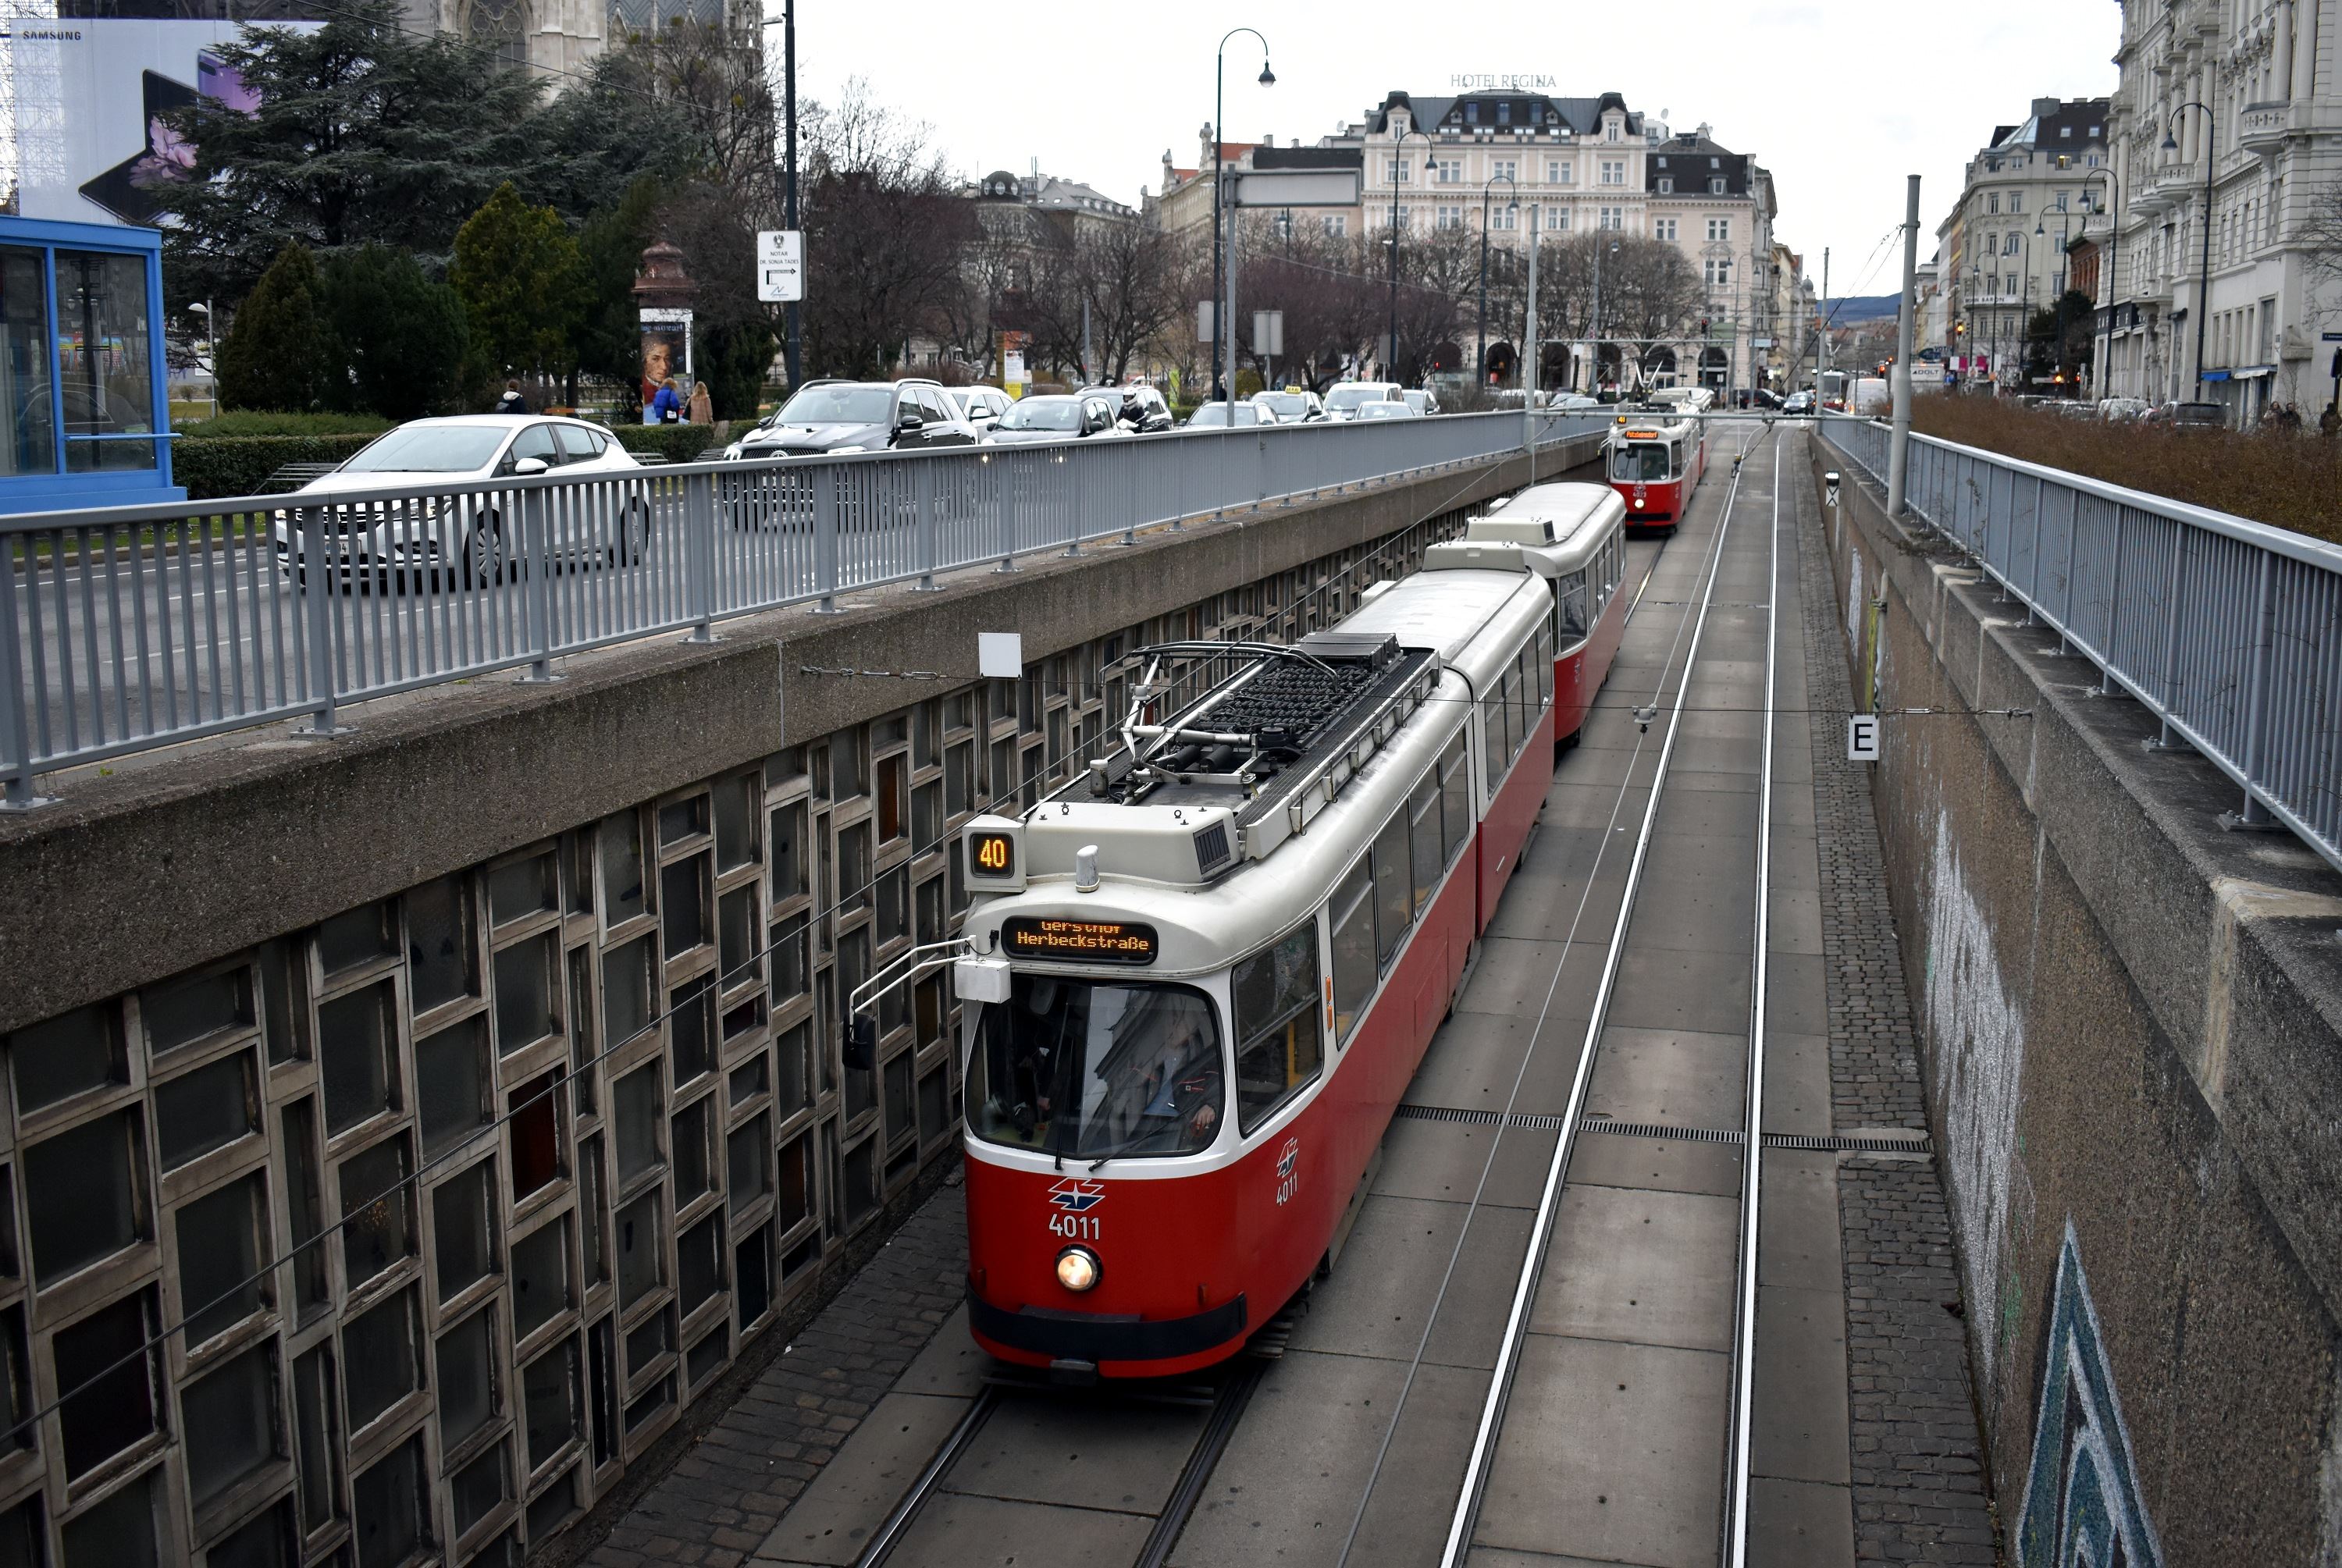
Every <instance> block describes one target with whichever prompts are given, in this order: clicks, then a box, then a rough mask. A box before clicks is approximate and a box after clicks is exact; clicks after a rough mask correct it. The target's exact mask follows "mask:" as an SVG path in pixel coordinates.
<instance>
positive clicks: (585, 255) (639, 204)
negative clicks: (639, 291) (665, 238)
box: [572, 178, 664, 382]
mask: <svg viewBox="0 0 2342 1568" xmlns="http://www.w3.org/2000/svg"><path fill="white" fill-rule="evenodd" d="M663 195H664V193H663V191H662V189H661V187H660V185H659V184H658V182H656V181H655V180H651V179H647V178H645V179H638V180H636V181H635V183H634V184H633V185H629V186H627V187H626V195H625V196H623V197H622V198H620V200H619V202H618V204H617V205H616V206H613V207H607V208H605V209H604V210H603V211H601V212H598V213H596V214H595V215H593V216H592V217H590V218H588V219H586V227H585V229H584V231H583V232H582V233H580V234H579V235H578V236H577V251H578V263H579V268H580V278H581V292H582V295H583V298H582V300H581V302H580V306H579V315H578V324H577V336H576V340H575V343H574V345H572V346H573V347H574V348H575V355H576V364H577V368H578V369H579V370H581V371H583V372H585V373H586V375H598V376H602V377H605V378H606V379H607V380H611V381H623V382H632V381H633V380H634V379H635V378H636V376H637V375H640V374H641V370H642V354H643V337H642V318H641V317H640V316H639V315H636V304H635V273H636V268H638V267H639V266H640V265H641V264H642V259H643V251H644V249H645V247H646V246H647V245H649V244H650V243H651V242H652V241H653V240H655V239H656V238H657V237H658V228H657V224H656V218H657V215H658V207H659V203H660V201H661V199H662V196H663Z"/></svg>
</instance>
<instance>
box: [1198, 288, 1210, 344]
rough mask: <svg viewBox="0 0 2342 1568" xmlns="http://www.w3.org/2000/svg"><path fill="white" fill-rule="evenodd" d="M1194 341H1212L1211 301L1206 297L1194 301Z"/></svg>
mask: <svg viewBox="0 0 2342 1568" xmlns="http://www.w3.org/2000/svg"><path fill="white" fill-rule="evenodd" d="M1211 341H1212V302H1211V301H1210V300H1207V299H1199V300H1197V301H1196V342H1197V343H1209V342H1211Z"/></svg>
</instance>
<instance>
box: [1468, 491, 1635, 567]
mask: <svg viewBox="0 0 2342 1568" xmlns="http://www.w3.org/2000/svg"><path fill="white" fill-rule="evenodd" d="M1625 525H1626V503H1625V502H1624V501H1622V500H1620V499H1619V498H1618V492H1617V491H1616V490H1614V489H1612V488H1611V487H1610V486H1609V485H1607V484H1576V483H1566V482H1556V483H1552V484H1532V485H1530V486H1529V487H1528V488H1527V489H1526V490H1524V491H1522V492H1520V493H1519V494H1516V495H1512V496H1508V497H1506V499H1504V500H1502V501H1499V502H1497V503H1496V504H1495V505H1494V506H1491V507H1490V508H1489V509H1488V512H1487V514H1486V516H1483V517H1476V518H1474V519H1473V520H1472V521H1471V522H1470V523H1468V524H1465V527H1464V533H1463V536H1462V537H1461V538H1458V539H1453V540H1449V541H1447V542H1446V543H1444V544H1434V545H1432V546H1431V547H1430V548H1429V549H1428V550H1426V551H1425V552H1424V558H1423V569H1424V570H1425V571H1426V572H1453V571H1483V572H1485V571H1491V570H1494V571H1513V570H1519V569H1522V568H1526V569H1527V570H1528V571H1531V572H1534V573H1536V574H1537V575H1538V576H1540V577H1559V576H1564V575H1566V574H1568V573H1571V572H1576V571H1578V570H1581V569H1582V568H1583V567H1584V566H1585V565H1586V562H1588V561H1589V560H1591V559H1593V557H1594V555H1595V554H1596V553H1597V552H1598V551H1600V550H1601V548H1602V546H1603V544H1604V542H1605V541H1606V540H1607V539H1608V538H1609V537H1610V535H1611V534H1615V533H1616V532H1617V531H1618V530H1619V529H1620V528H1622V527H1624V526H1625Z"/></svg>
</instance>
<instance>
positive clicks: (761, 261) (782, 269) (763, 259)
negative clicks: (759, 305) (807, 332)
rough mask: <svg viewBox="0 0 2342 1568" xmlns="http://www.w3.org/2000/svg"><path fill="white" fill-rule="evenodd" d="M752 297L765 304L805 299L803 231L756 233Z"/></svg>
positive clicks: (779, 230) (774, 230)
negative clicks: (754, 284) (754, 282)
mask: <svg viewBox="0 0 2342 1568" xmlns="http://www.w3.org/2000/svg"><path fill="white" fill-rule="evenodd" d="M756 297H757V299H759V300H760V301H762V302H763V303H765V304H766V305H786V304H788V303H790V302H791V301H793V300H800V299H803V298H805V231H804V230H802V229H758V230H757V231H756Z"/></svg>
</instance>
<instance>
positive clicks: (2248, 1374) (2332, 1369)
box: [1811, 438, 2342, 1568]
mask: <svg viewBox="0 0 2342 1568" xmlns="http://www.w3.org/2000/svg"><path fill="white" fill-rule="evenodd" d="M1811 445H1812V455H1813V460H1814V461H1813V468H1814V476H1815V483H1816V484H1817V486H1818V485H1819V484H1820V478H1821V474H1822V471H1823V470H1824V469H1825V468H1831V467H1834V468H1837V469H1838V470H1840V471H1841V472H1842V473H1843V474H1845V476H1846V477H1845V481H1844V484H1843V485H1842V504H1841V505H1840V506H1839V508H1838V510H1837V513H1836V514H1834V515H1833V516H1831V517H1830V520H1829V522H1828V523H1827V530H1828V533H1829V536H1830V545H1831V553H1832V556H1833V560H1834V564H1835V566H1836V571H1837V591H1838V594H1839V599H1840V604H1841V607H1842V614H1840V616H1839V617H1838V619H1839V624H1840V626H1841V629H1842V630H1843V631H1844V632H1845V633H1846V634H1847V636H1848V639H1849V644H1850V646H1851V649H1852V653H1853V656H1854V658H1855V659H1856V661H1857V668H1860V667H1862V665H1863V664H1865V663H1866V662H1875V664H1876V668H1877V673H1878V682H1879V687H1878V689H1879V696H1878V704H1877V705H1878V707H1879V709H1880V710H1881V712H1882V713H1887V714H1890V715H1891V716H1887V717H1886V718H1885V720H1884V722H1883V726H1882V727H1883V734H1884V736H1885V760H1884V761H1883V762H1882V763H1881V764H1880V765H1879V770H1878V777H1877V792H1876V799H1877V810H1878V814H1879V818H1880V821H1879V826H1880V830H1881V833H1882V835H1883V837H1884V840H1885V844H1886V850H1887V867H1888V876H1889V880H1890V882H1891V884H1892V892H1893V899H1894V905H1895V910H1896V915H1897V924H1898V927H1899V934H1900V940H1901V942H1902V945H1903V951H1904V954H1905V960H1906V963H1907V967H1908V972H1909V974H1912V975H1913V976H1915V977H1916V979H1915V984H1914V991H1915V1005H1916V1007H1917V1012H1918V1014H1919V1022H1920V1027H1921V1030H1922V1034H1923V1047H1922V1049H1923V1054H1924V1057H1925V1062H1924V1066H1925V1069H1926V1074H1927V1084H1928V1094H1929V1115H1930V1120H1931V1122H1932V1123H1933V1124H1934V1130H1935V1134H1936V1137H1937V1146H1938V1147H1939V1148H1941V1149H1942V1150H1944V1151H1945V1153H1944V1156H1943V1165H1944V1175H1945V1178H1946V1182H1947V1188H1948V1190H1949V1193H1950V1198H1951V1203H1952V1207H1953V1212H1954V1216H1955V1223H1956V1229H1957V1237H1958V1242H1959V1245H1960V1250H1961V1261H1962V1266H1963V1269H1964V1273H1965V1276H1966V1283H1967V1308H1966V1310H1967V1327H1968V1337H1969V1346H1970V1353H1971V1356H1972V1358H1973V1362H1974V1365H1975V1370H1976V1373H1977V1377H1976V1382H1977V1388H1978V1390H1979V1391H1980V1395H1979V1396H1980V1398H1981V1400H1982V1402H1983V1404H1984V1409H1983V1411H1982V1412H1981V1414H1982V1417H1983V1422H1984V1426H1985V1430H1986V1432H1987V1435H1988V1438H1989V1440H1990V1442H1991V1444H1992V1448H1993V1456H1992V1457H1993V1472H1994V1478H1995V1482H1996V1489H1997V1493H1998V1501H1999V1511H2000V1517H2001V1521H2002V1524H2003V1527H2004V1530H2005V1532H2006V1535H2007V1551H2008V1558H2009V1561H2010V1562H2012V1563H2023V1564H2028V1565H2029V1564H2034V1563H2045V1564H2046V1563H2052V1562H2063V1561H2065V1560H2066V1559H2065V1558H2064V1557H2063V1556H2062V1555H2058V1553H2061V1552H2063V1551H2065V1550H2067V1549H2068V1548H2067V1547H2066V1546H2065V1545H2064V1543H2065V1542H2066V1541H2067V1540H2068V1539H2072V1538H2075V1537H2077V1536H2078V1535H2081V1534H2084V1533H2087V1534H2088V1535H2090V1536H2091V1537H2092V1538H2094V1539H2095V1540H2096V1541H2097V1543H2098V1544H2097V1547H2096V1548H2095V1554H2094V1556H2093V1557H2092V1559H2091V1560H2094V1561H2100V1562H2103V1561H2107V1560H2108V1558H2109V1556H2110V1551H2109V1543H2110V1542H2111V1541H2112V1540H2114V1539H2116V1538H2120V1539H2121V1540H2122V1541H2123V1542H2124V1543H2125V1550H2126V1552H2127V1559H2128V1561H2130V1562H2132V1563H2204V1564H2216V1563H2217V1564H2230V1563H2305V1564H2307V1563H2316V1564H2321V1565H2328V1568H2330V1565H2331V1564H2334V1563H2337V1562H2342V1443H2337V1368H2342V1361H2338V1360H2337V1323H2342V1202H2337V1189H2342V937H2337V932H2342V875H2337V874H2336V873H2335V872H2334V871H2333V870H2332V869H2331V868H2330V867H2328V866H2327V865H2326V864H2325V863H2324V862H2323V861H2321V860H2320V859H2319V858H2318V857H2317V855H2315V854H2313V853H2311V852H2310V851H2309V850H2307V848H2305V847H2304V846H2303V845H2301V844H2299V843H2297V841H2295V840H2293V839H2292V838H2291V837H2289V836H2287V835H2284V834H2277V835H2265V834H2227V833H2223V832H2222V831H2221V830H2220V828H2219V826H2218V824H2217V820H2216V817H2217V814H2218V813H2219V812H2221V811H2223V810H2227V809H2233V808H2235V807H2236V806H2237V804H2238V794H2237V790H2236V788H2235V786H2233V785H2232V784H2229V783H2228V782H2227V780H2226V779H2225V778H2224V777H2223V776H2221V775H2220V774H2218V773H2217V771H2216V770H2215V769H2214V768H2213V767H2212V766H2211V765H2210V764H2208V763H2206V762H2205V761H2204V760H2203V759H2201V758H2200V757H2197V756H2196V755H2194V754H2192V753H2188V752H2185V751H2181V752H2176V753H2150V752H2147V751H2145V750H2143V749H2142V747H2141V744H2140V743H2141V742H2143V741H2146V740H2149V739H2152V738H2153V737H2154V735H2155V734H2156V731H2157V726H2156V724H2155V723H2154V721H2153V720H2152V719H2151V718H2149V717H2148V716H2147V714H2145V713H2144V712H2143V711H2142V710H2141V709H2140V707H2139V706H2138V704H2136V703H2135V702H2131V701H2129V700H2127V699H2122V698H2108V697H2104V696H2100V695H2098V694H2097V672H2096V671H2095V669H2094V668H2092V667H2091V666H2090V665H2089V664H2087V661H2085V660H2083V659H2081V658H2079V657H2073V656H2063V655H2061V654H2059V651H2058V640H2057V636H2056V635H2055V634H2053V633H2049V632H2047V631H2046V630H2045V629H2043V628H2041V627H2039V626H2037V625H2034V626H2028V625H2027V624H2026V621H2025V612H2024V610H2023V608H2022V607H2021V606H2019V605H2017V604H2014V603H2011V602H2007V601H2004V600H2002V599H2001V598H2000V597H1999V595H1998V594H1997V590H1996V588H1995V587H1994V586H1993V585H1992V584H1990V582H1989V580H1987V579H1985V578H1984V577H1983V574H1981V573H1980V572H1979V571H1978V570H1977V569H1976V568H1975V566H1974V565H1973V564H1971V563H1969V562H1968V561H1967V559H1966V558H1965V557H1963V556H1961V555H1960V554H1958V553H1957V552H1956V551H1954V550H1953V549H1951V548H1950V547H1949V546H1948V545H1947V544H1944V543H1943V542H1942V541H1941V540H1940V539H1938V538H1936V537H1934V536H1932V535H1929V534H1924V533H1921V532H1915V531H1910V530H1907V529H1905V528H1902V527H1898V526H1895V525H1891V524H1888V523H1887V521H1886V518H1885V508H1884V499H1883V496H1882V495H1881V494H1879V493H1878V492H1877V491H1876V490H1874V489H1872V488H1870V487H1868V485H1867V484H1865V483H1862V482H1858V481H1857V476H1856V475H1857V471H1856V470H1855V468H1854V467H1853V465H1852V464H1848V463H1845V462H1843V461H1840V460H1839V459H1838V458H1837V456H1836V454H1833V453H1832V452H1831V451H1830V449H1829V448H1828V447H1827V445H1826V444H1824V443H1823V442H1821V441H1820V440H1819V439H1818V438H1816V439H1814V440H1813V441H1812V443H1811ZM1875 604H1883V607H1882V608H1876V609H1874V605H1875ZM1917 707H1925V708H1929V709H1933V710H1935V712H1934V713H1933V714H1926V715H1920V714H1900V715H1893V714H1892V710H1896V709H1910V708H1917ZM1992 709H2024V710H2029V714H2028V715H2027V716H2015V715H2010V714H1990V713H1987V712H1983V711H1982V710H1992ZM1947 710H1948V711H1947Z"/></svg>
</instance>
